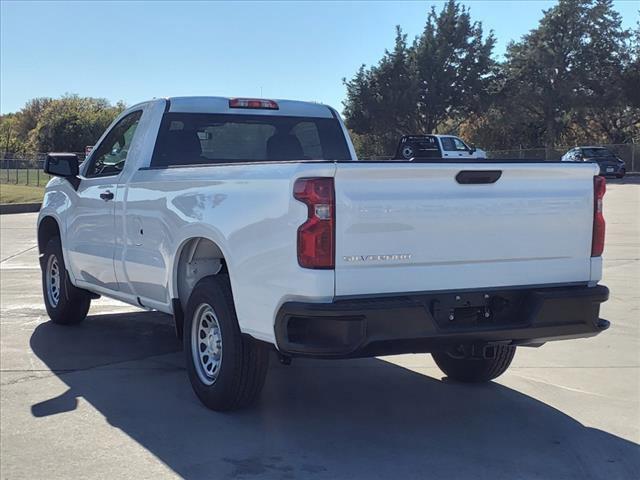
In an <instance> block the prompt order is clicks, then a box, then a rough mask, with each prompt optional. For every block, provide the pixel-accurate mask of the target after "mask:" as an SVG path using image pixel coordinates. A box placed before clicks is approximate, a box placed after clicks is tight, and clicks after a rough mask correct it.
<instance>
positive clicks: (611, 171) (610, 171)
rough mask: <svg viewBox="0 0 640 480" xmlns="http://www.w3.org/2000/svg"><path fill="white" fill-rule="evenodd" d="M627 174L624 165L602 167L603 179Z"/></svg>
mask: <svg viewBox="0 0 640 480" xmlns="http://www.w3.org/2000/svg"><path fill="white" fill-rule="evenodd" d="M625 173H626V169H625V165H624V164H613V165H600V175H601V176H603V177H606V176H614V175H615V176H617V175H624V174H625Z"/></svg>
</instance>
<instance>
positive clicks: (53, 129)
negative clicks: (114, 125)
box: [29, 95, 124, 152]
mask: <svg viewBox="0 0 640 480" xmlns="http://www.w3.org/2000/svg"><path fill="white" fill-rule="evenodd" d="M123 109H124V105H123V104H121V103H118V104H116V105H115V106H112V105H111V104H110V103H109V102H108V101H107V100H105V99H103V98H90V97H79V96H78V95H66V96H64V97H62V98H61V99H58V100H52V101H51V102H49V103H48V104H47V105H46V106H45V107H44V109H43V110H42V112H41V113H40V115H39V117H38V120H37V123H36V125H35V127H34V128H33V129H32V130H31V131H30V132H29V146H30V148H31V150H33V151H37V152H51V151H66V152H83V151H84V148H85V146H87V145H93V144H94V143H95V142H96V141H97V140H98V138H99V137H100V135H102V133H103V132H104V130H105V129H106V128H107V126H108V125H109V124H110V123H111V122H112V121H113V119H114V118H115V117H116V116H117V115H118V114H119V113H120V112H121V111H122V110H123Z"/></svg>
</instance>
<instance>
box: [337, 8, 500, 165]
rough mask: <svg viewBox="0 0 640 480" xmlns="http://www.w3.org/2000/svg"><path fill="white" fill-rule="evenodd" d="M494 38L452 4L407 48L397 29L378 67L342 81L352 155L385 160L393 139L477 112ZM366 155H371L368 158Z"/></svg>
mask: <svg viewBox="0 0 640 480" xmlns="http://www.w3.org/2000/svg"><path fill="white" fill-rule="evenodd" d="M494 44H495V39H494V37H493V34H492V33H490V34H489V35H488V36H487V38H486V39H483V32H482V25H481V24H480V23H478V22H472V21H471V17H470V14H469V11H468V10H467V9H466V8H465V7H463V6H461V5H459V4H458V3H456V2H455V1H454V0H449V2H448V3H447V4H446V5H445V6H444V8H443V9H442V11H441V12H440V13H439V14H437V13H436V11H435V10H434V9H432V10H431V12H430V13H429V14H428V18H427V22H426V26H425V29H424V32H423V33H422V35H421V36H420V37H418V38H416V39H415V40H414V42H413V44H412V45H411V46H409V45H408V44H407V36H406V35H405V34H403V33H402V30H401V29H400V27H396V39H395V45H394V48H393V50H392V51H386V52H385V54H384V56H383V57H382V59H381V60H380V61H379V62H378V64H377V65H375V66H372V67H370V68H367V67H366V66H364V65H363V66H361V67H360V69H359V70H358V72H357V73H356V74H355V76H354V77H353V78H352V79H351V80H348V81H347V80H346V79H345V80H344V84H345V86H346V90H347V92H346V93H347V95H346V100H345V101H344V115H345V119H346V123H347V126H348V127H349V129H350V130H351V131H352V132H354V133H355V134H356V135H358V138H357V141H356V142H355V143H356V145H357V146H358V152H359V154H361V155H363V154H368V155H372V154H374V155H390V154H391V153H392V152H393V148H394V147H395V145H396V143H397V141H398V137H399V136H400V135H403V134H410V133H431V132H435V131H437V130H438V128H442V127H443V126H444V125H450V124H451V123H452V122H457V121H458V119H460V118H462V117H464V116H465V115H469V114H470V113H472V112H476V111H478V110H479V109H481V108H482V106H483V105H484V104H485V101H486V99H487V98H488V92H487V89H488V88H489V86H490V79H491V76H492V74H493V69H494V66H495V64H494V62H493V60H492V59H491V53H492V50H493V46H494ZM372 152H373V153H372Z"/></svg>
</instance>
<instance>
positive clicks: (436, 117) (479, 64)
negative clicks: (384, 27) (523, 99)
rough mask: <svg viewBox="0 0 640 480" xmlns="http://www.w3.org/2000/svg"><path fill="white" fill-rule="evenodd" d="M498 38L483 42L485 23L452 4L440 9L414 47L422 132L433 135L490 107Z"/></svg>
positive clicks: (490, 36)
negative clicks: (494, 54) (489, 99)
mask: <svg viewBox="0 0 640 480" xmlns="http://www.w3.org/2000/svg"><path fill="white" fill-rule="evenodd" d="M494 45H495V37H494V36H493V32H490V33H489V35H488V36H487V38H486V39H483V35H482V24H481V23H480V22H472V21H471V16H470V14H469V11H468V10H467V9H466V8H465V7H464V6H461V5H460V4H458V3H456V2H455V1H454V0H449V2H447V4H446V5H445V6H444V8H443V9H442V11H441V12H440V14H436V11H435V7H432V8H431V12H430V13H429V16H428V18H427V24H426V26H425V29H424V32H423V34H422V36H421V37H420V38H418V39H417V41H416V43H415V44H414V47H413V50H414V53H415V62H416V67H417V72H418V84H419V95H420V96H419V113H420V123H421V126H422V128H421V131H422V132H423V133H432V132H435V131H437V129H438V127H439V126H440V125H442V124H443V123H444V122H445V121H446V120H448V119H455V118H460V117H465V116H468V115H469V114H472V113H474V112H477V111H479V110H480V109H481V108H482V107H483V106H486V102H485V100H486V99H488V97H489V95H488V90H489V85H490V82H491V78H492V73H493V69H494V66H495V63H494V61H493V60H492V59H491V54H492V52H493V47H494Z"/></svg>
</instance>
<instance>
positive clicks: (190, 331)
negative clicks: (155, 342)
mask: <svg viewBox="0 0 640 480" xmlns="http://www.w3.org/2000/svg"><path fill="white" fill-rule="evenodd" d="M206 306H209V307H211V309H212V311H213V312H214V314H215V317H216V321H217V324H218V326H219V330H218V329H217V328H218V327H216V329H215V331H219V332H220V334H221V336H220V337H216V339H218V345H219V346H220V351H221V354H220V359H221V360H220V363H219V364H218V365H217V366H216V367H215V369H214V372H215V375H216V376H215V377H214V378H209V377H207V372H205V371H204V370H205V369H204V367H202V366H201V364H200V363H198V362H199V361H200V360H199V359H198V357H196V356H195V355H194V352H195V354H196V355H199V350H200V351H202V352H204V351H205V348H207V347H206V346H204V342H202V341H198V340H197V339H198V338H204V337H201V336H200V333H201V330H200V318H201V312H202V311H203V310H202V309H205V310H206V309H207V307H206ZM186 310H187V311H186V315H185V318H184V335H183V345H184V352H185V362H186V366H187V373H188V374H189V380H190V381H191V386H192V387H193V390H194V392H195V394H196V395H197V396H198V398H199V399H200V401H201V402H202V403H203V404H204V405H205V406H206V407H207V408H210V409H212V410H217V411H226V410H237V409H239V408H243V407H247V406H249V405H250V404H252V403H253V402H254V401H255V400H256V399H257V398H258V397H259V396H260V392H261V391H262V387H263V386H264V381H265V378H266V375H267V369H268V366H269V350H268V348H267V347H266V345H265V344H262V343H260V342H258V341H256V340H254V339H252V338H250V337H247V336H244V335H242V333H241V332H240V327H239V326H238V319H237V317H236V310H235V306H234V304H233V296H232V293H231V286H230V284H229V277H228V275H223V274H218V275H214V276H211V277H206V278H203V279H202V280H200V281H199V282H198V283H197V284H196V286H195V288H194V289H193V292H192V293H191V296H190V297H189V302H188V303H187V309H186ZM196 315H197V316H198V318H197V319H196V318H195V317H196ZM194 329H195V332H194ZM202 346H204V347H202ZM205 358H207V357H206V356H205ZM203 378H205V379H206V380H207V382H205V381H203Z"/></svg>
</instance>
